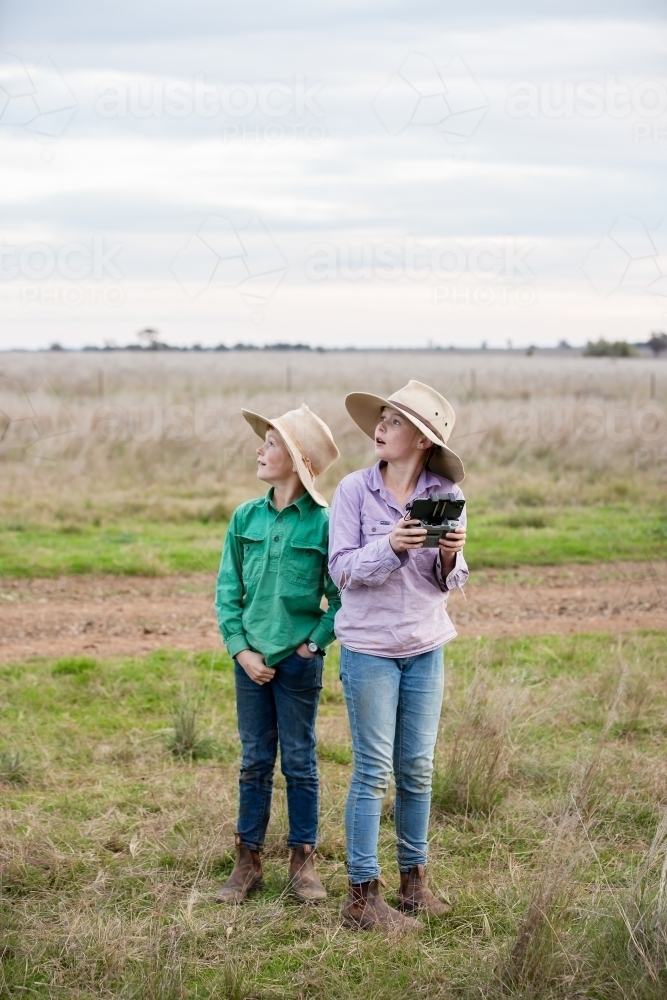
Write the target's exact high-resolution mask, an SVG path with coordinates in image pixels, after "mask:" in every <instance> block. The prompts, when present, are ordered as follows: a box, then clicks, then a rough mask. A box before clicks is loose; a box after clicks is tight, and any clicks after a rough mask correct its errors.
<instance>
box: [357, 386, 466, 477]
mask: <svg viewBox="0 0 667 1000" xmlns="http://www.w3.org/2000/svg"><path fill="white" fill-rule="evenodd" d="M345 406H346V407H347V412H348V413H349V414H350V416H351V417H352V419H353V420H354V422H355V424H358V426H359V427H361V429H362V431H363V432H364V434H367V435H368V436H369V437H370V438H373V439H375V429H376V427H377V425H378V424H379V422H380V416H381V413H382V407H383V406H393V407H394V409H396V410H399V411H400V412H401V413H403V414H404V415H405V416H406V417H407V419H408V420H409V421H410V423H412V424H414V425H415V427H417V428H418V429H419V430H420V431H421V432H422V434H424V436H425V437H427V438H428V439H429V441H432V442H433V444H434V445H436V446H437V447H436V448H432V449H431V454H430V455H429V459H428V463H427V465H428V468H429V469H430V471H431V472H434V473H435V474H436V475H437V476H443V477H444V478H445V479H450V480H451V481H452V482H453V483H460V482H462V481H463V479H464V477H465V470H464V468H463V462H462V461H461V459H460V458H459V456H458V455H457V454H456V453H455V452H453V451H452V450H451V448H448V447H447V441H448V440H449V436H450V434H451V433H452V430H453V428H454V421H455V420H456V415H455V413H454V408H453V407H452V405H451V403H448V402H447V400H446V399H445V397H444V396H441V395H440V393H439V392H436V391H435V389H432V388H431V387H430V385H424V383H423V382H416V381H415V380H414V379H410V381H409V382H408V384H407V385H404V386H403V388H402V389H399V390H398V391H397V392H394V393H392V394H391V396H388V397H387V399H383V398H382V397H381V396H374V395H373V394H372V393H370V392H351V393H350V394H349V396H347V397H346V398H345Z"/></svg>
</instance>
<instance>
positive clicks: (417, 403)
mask: <svg viewBox="0 0 667 1000" xmlns="http://www.w3.org/2000/svg"><path fill="white" fill-rule="evenodd" d="M387 402H388V403H398V404H399V409H400V407H401V405H403V406H405V407H406V409H407V410H408V412H409V413H410V414H411V415H412V416H414V417H416V418H417V419H421V420H422V422H423V423H424V424H426V426H427V427H428V426H429V425H430V427H431V428H432V429H433V430H435V432H436V434H437V436H438V437H439V438H440V439H441V440H442V441H443V443H444V442H446V441H447V440H448V439H449V437H450V435H451V433H452V430H453V428H454V420H455V419H456V417H455V413H454V408H453V407H452V405H451V403H449V402H448V401H447V400H446V399H445V397H444V396H441V395H440V393H439V392H436V391H435V389H432V388H431V386H430V385H424V383H423V382H417V380H416V379H410V381H409V382H408V384H407V385H404V386H403V387H402V388H401V389H398V390H397V391H396V392H393V393H392V394H391V396H388V397H387Z"/></svg>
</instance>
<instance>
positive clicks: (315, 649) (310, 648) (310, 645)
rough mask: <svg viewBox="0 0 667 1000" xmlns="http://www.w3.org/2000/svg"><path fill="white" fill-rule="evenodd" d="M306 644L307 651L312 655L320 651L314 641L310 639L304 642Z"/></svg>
mask: <svg viewBox="0 0 667 1000" xmlns="http://www.w3.org/2000/svg"><path fill="white" fill-rule="evenodd" d="M306 646H307V647H308V652H309V653H312V654H313V656H314V655H315V653H319V652H320V647H319V646H318V645H317V643H316V642H313V640H312V639H309V640H308V642H307V643H306Z"/></svg>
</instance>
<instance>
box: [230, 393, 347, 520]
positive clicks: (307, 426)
mask: <svg viewBox="0 0 667 1000" xmlns="http://www.w3.org/2000/svg"><path fill="white" fill-rule="evenodd" d="M241 413H242V414H243V416H244V417H245V418H246V420H247V421H248V423H249V424H250V426H251V427H252V429H253V430H254V432H255V434H257V436H258V437H260V438H261V439H262V441H263V440H264V436H265V434H266V432H267V430H268V429H269V428H270V427H273V428H275V430H277V431H278V433H279V434H280V436H281V437H282V439H283V441H284V442H285V447H286V448H287V450H288V452H289V453H290V455H291V456H292V461H293V462H294V465H295V467H296V471H297V473H298V476H299V479H300V480H301V482H302V483H303V485H304V486H305V487H306V489H307V490H308V492H309V493H310V495H311V497H312V498H313V500H315V501H316V502H317V503H319V504H320V505H321V506H322V507H328V506H329V504H328V503H327V501H326V500H325V499H324V497H323V496H320V494H319V493H318V492H317V490H316V489H315V479H316V478H317V477H318V476H321V475H322V473H323V472H326V471H327V469H328V468H329V466H330V465H333V463H334V462H335V461H336V459H337V458H339V457H340V452H339V450H338V448H337V447H336V442H335V441H334V439H333V435H332V433H331V431H330V430H329V428H328V427H327V425H326V424H325V423H324V421H323V420H320V418H319V417H318V416H316V414H314V413H313V412H312V411H311V410H309V409H308V407H307V406H306V404H305V403H302V404H301V406H300V407H299V409H298V410H289V412H287V413H283V415H282V417H275V418H274V419H273V420H269V418H268V417H262V416H261V415H260V414H259V413H253V412H252V410H241Z"/></svg>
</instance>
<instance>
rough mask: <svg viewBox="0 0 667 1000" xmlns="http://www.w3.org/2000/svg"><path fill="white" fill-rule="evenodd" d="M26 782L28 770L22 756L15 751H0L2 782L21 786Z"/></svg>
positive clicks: (0, 775)
mask: <svg viewBox="0 0 667 1000" xmlns="http://www.w3.org/2000/svg"><path fill="white" fill-rule="evenodd" d="M26 780H27V775H26V769H25V764H24V763H23V758H22V757H21V754H20V753H18V751H13V750H0V781H5V782H7V783H8V784H13V785H20V784H23V782H25V781H26Z"/></svg>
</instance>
